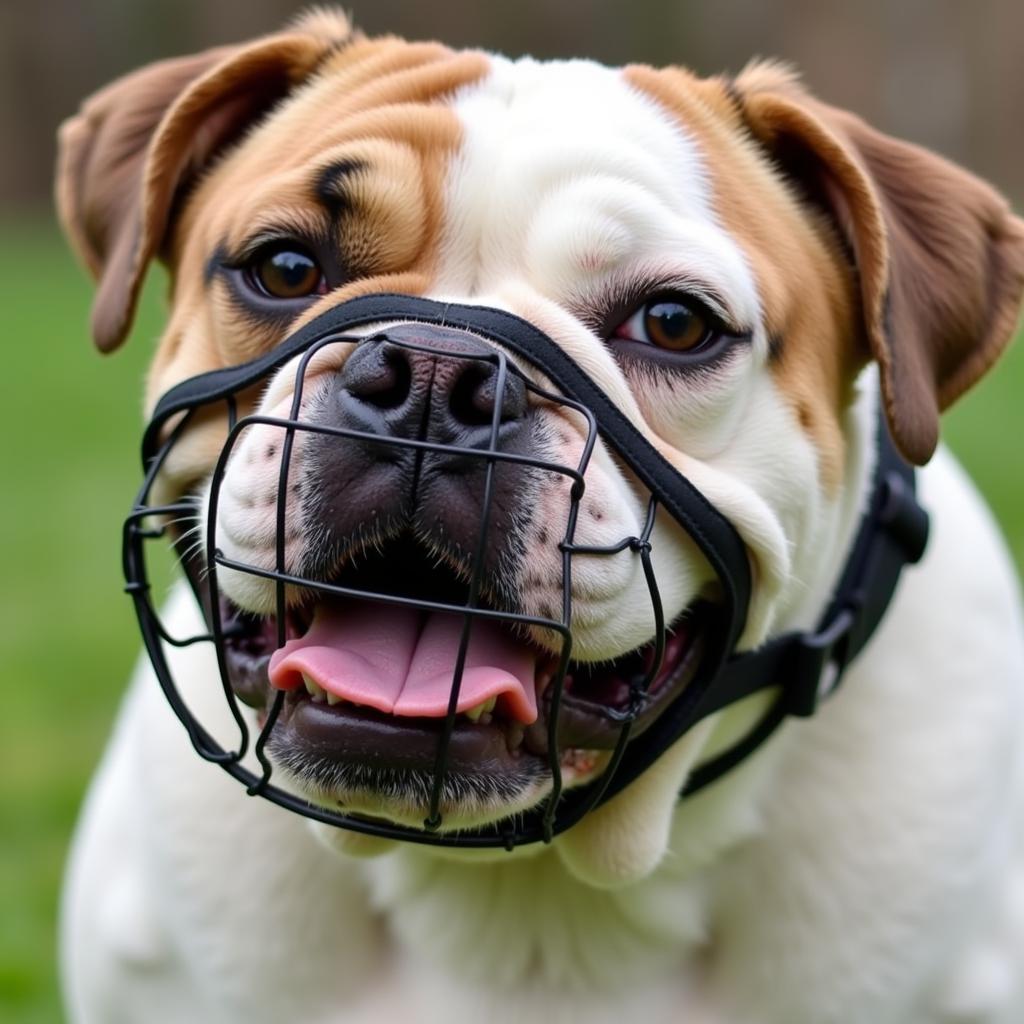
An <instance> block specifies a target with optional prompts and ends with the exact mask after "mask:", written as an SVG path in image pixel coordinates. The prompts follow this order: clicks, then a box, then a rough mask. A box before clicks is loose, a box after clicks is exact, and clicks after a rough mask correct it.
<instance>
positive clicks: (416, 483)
mask: <svg viewBox="0 0 1024 1024" xmlns="http://www.w3.org/2000/svg"><path fill="white" fill-rule="evenodd" d="M495 356H496V350H495V349H494V348H492V347H490V346H488V345H486V344H484V343H483V342H482V341H480V340H479V339H477V338H475V337H474V336H472V335H469V334H463V333H461V332H458V331H455V330H451V329H447V328H439V327H436V326H434V325H422V326H420V325H403V326H400V327H395V328H389V329H388V330H387V331H385V332H383V333H381V334H378V335H375V336H373V337H371V338H367V339H366V340H365V341H362V342H360V343H359V344H358V345H357V347H356V348H355V350H354V351H353V352H352V353H351V354H350V355H349V357H348V360H347V361H346V362H345V365H344V367H343V368H342V370H341V372H340V373H339V374H338V376H337V377H336V378H335V383H334V386H333V387H332V388H331V390H330V391H328V392H326V393H324V394H323V396H322V397H321V399H320V402H321V403H322V406H321V407H320V409H319V410H318V412H317V413H316V414H315V415H314V418H315V419H316V421H317V422H318V423H320V424H322V425H324V426H327V427H331V428H340V429H341V432H340V433H338V434H327V433H311V434H310V435H309V436H308V437H307V438H306V439H305V442H304V447H303V452H304V457H305V463H304V464H305V465H306V467H307V472H308V478H307V480H308V486H306V484H304V485H303V496H304V497H303V500H304V502H305V506H304V509H305V511H304V515H305V518H306V520H307V522H308V523H309V524H311V527H312V526H314V525H315V528H316V529H319V530H320V531H321V535H322V536H323V537H324V538H326V539H327V540H328V541H329V542H330V543H329V544H328V545H327V546H328V547H330V548H331V550H345V549H346V548H348V547H349V546H350V545H351V544H353V543H356V542H358V541H359V540H360V538H365V537H367V536H378V537H379V536H381V535H387V534H394V533H396V532H397V531H400V530H402V529H404V528H406V527H408V528H411V529H412V530H413V531H414V532H415V534H416V535H417V536H418V537H419V538H420V540H424V541H427V542H428V543H430V544H431V545H433V546H434V547H435V548H436V549H437V550H438V551H448V552H450V553H452V554H453V556H454V557H463V556H464V555H465V553H466V552H469V551H472V550H474V548H475V547H476V544H477V538H478V537H479V535H480V529H481V522H482V512H483V508H484V504H485V502H486V501H487V497H486V496H487V494H488V487H487V480H488V479H490V481H491V487H490V489H489V491H490V495H491V497H490V501H491V514H490V516H489V522H490V527H489V531H488V537H489V542H488V549H489V550H488V553H487V556H486V563H487V565H488V566H493V565H496V564H498V563H499V562H501V561H502V559H504V560H505V561H506V562H507V561H508V560H509V559H511V558H513V557H518V550H519V548H518V545H519V544H520V543H521V541H520V539H519V531H520V530H521V523H522V522H523V521H524V520H525V519H527V518H528V517H529V515H531V514H532V501H533V494H534V492H535V491H536V480H535V478H536V472H535V471H534V470H532V469H530V467H529V466H527V465H526V464H524V463H520V462H518V461H510V460H507V459H498V460H490V459H488V458H487V457H486V455H485V453H486V452H487V451H488V450H489V449H491V448H492V442H493V447H494V449H495V450H497V451H500V452H502V453H503V454H506V455H520V456H524V457H525V458H526V459H528V460H533V459H536V458H537V457H538V456H539V455H540V448H541V446H542V444H543V442H542V441H541V440H539V438H538V436H535V433H536V432H537V430H538V428H537V426H536V417H535V416H532V415H531V411H532V410H531V407H530V406H529V404H528V402H527V388H526V384H525V382H524V380H523V378H522V377H521V376H519V374H518V373H516V372H515V371H514V370H513V368H512V367H511V366H508V367H507V368H506V371H505V372H504V373H502V372H500V368H499V364H498V362H497V360H496V358H495ZM496 413H497V417H496V416H495V414H496ZM495 421H496V426H497V430H496V434H497V436H496V437H494V436H493V435H494V433H495ZM348 431H358V434H359V436H356V437H352V436H351V435H350V434H348ZM409 441H413V442H426V443H427V446H424V445H422V444H419V443H417V444H412V445H410V444H408V443H406V442H409ZM435 446H436V447H435ZM453 449H458V450H453ZM517 524H519V525H517Z"/></svg>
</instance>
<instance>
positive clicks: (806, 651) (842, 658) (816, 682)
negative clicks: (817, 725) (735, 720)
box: [786, 608, 856, 718]
mask: <svg viewBox="0 0 1024 1024" xmlns="http://www.w3.org/2000/svg"><path fill="white" fill-rule="evenodd" d="M855 621H856V619H855V616H854V613H853V609H852V608H843V609H842V610H841V611H840V612H839V614H838V615H837V616H836V617H835V618H834V619H833V620H832V621H831V622H830V623H829V624H828V625H827V626H826V627H825V628H824V629H823V630H821V631H820V632H818V633H804V634H802V635H801V636H799V637H798V638H796V641H795V643H794V645H793V661H792V667H791V670H790V672H789V673H788V676H789V678H788V679H787V681H786V689H787V692H788V694H789V700H788V710H789V713H790V714H791V715H796V716H797V717H798V718H809V717H810V716H811V715H813V714H814V712H815V710H816V709H817V707H818V703H819V702H820V701H822V700H824V699H825V698H826V697H829V696H830V695H831V694H833V693H835V691H836V690H837V689H838V688H839V684H840V682H841V681H842V678H843V673H844V672H845V671H846V665H847V662H848V661H849V648H850V634H851V631H852V630H853V626H854V623H855Z"/></svg>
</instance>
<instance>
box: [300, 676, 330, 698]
mask: <svg viewBox="0 0 1024 1024" xmlns="http://www.w3.org/2000/svg"><path fill="white" fill-rule="evenodd" d="M302 682H303V683H304V684H305V687H306V692H307V693H308V694H309V695H310V697H312V698H313V700H315V701H322V700H323V699H324V697H325V696H326V695H327V693H326V691H325V690H324V688H323V687H322V686H321V685H320V684H319V683H314V682H313V680H312V679H310V678H309V676H307V675H306V674H305V673H303V674H302Z"/></svg>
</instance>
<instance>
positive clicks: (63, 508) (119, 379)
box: [0, 224, 1024, 1024]
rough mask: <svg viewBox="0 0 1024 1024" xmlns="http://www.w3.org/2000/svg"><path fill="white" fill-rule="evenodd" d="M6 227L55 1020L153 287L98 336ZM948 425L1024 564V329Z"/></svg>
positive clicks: (20, 814)
mask: <svg viewBox="0 0 1024 1024" xmlns="http://www.w3.org/2000/svg"><path fill="white" fill-rule="evenodd" d="M0 231H2V236H3V239H4V245H3V247H2V249H0V298H2V308H3V315H4V322H5V336H6V339H7V340H6V342H5V346H4V347H5V356H6V365H5V370H4V381H5V383H4V397H3V402H2V413H0V415H2V416H3V417H4V422H3V438H4V444H3V446H2V454H0V459H2V469H3V477H2V479H3V480H4V492H5V495H4V501H3V502H2V504H0V516H2V517H3V522H2V529H0V538H2V540H0V543H2V544H3V546H4V551H3V565H4V581H3V586H2V587H0V622H2V623H3V631H2V636H3V650H2V658H0V687H2V693H3V709H4V710H3V714H2V715H0V822H2V825H0V828H2V834H3V842H2V843H0V1020H3V1021H17V1022H18V1024H44V1022H45V1024H52V1022H54V1021H58V1020H59V1019H60V1010H59V1001H58V996H57V989H56V973H55V965H54V958H53V946H54V918H55V913H56V906H57V892H58V887H59V881H60V875H61V870H62V863H63V859H64V856H65V850H66V846H67V842H68V837H69V835H70V831H71V828H72V824H73V821H74V816H75V812H76V807H77V805H78V803H79V800H80V799H81V796H82V792H83V789H84V787H85V784H86V781H87V779H88V777H89V774H90V771H91V769H92V767H93V765H94V763H95V762H96V759H97V758H98V756H99V753H100V751H101V749H102V745H103V741H104V738H105V736H106V733H107V730H108V728H109V725H110V721H111V717H112V715H113V713H114V708H115V706H116V704H117V700H118V695H119V693H120V691H121V688H122V686H123V683H124V680H125V677H126V675H127V672H128V670H129V667H130V665H131V662H132V660H133V658H134V656H135V652H136V649H137V639H136V632H135V625H134V620H133V616H132V613H131V610H130V607H129V603H128V600H127V598H125V597H123V596H122V595H121V593H120V586H121V581H120V565H119V555H120V536H119V534H120V524H121V519H122V517H123V515H124V513H125V512H126V511H127V509H128V505H129V502H130V500H131V496H132V494H133V491H134V488H135V486H136V484H137V482H138V443H139V439H140V413H139V408H138V402H139V399H138V396H139V394H140V382H141V379H142V374H143V371H144V366H145V363H146V359H147V357H148V353H149V352H150V350H151V347H152V340H153V339H154V338H155V336H156V334H157V330H158V324H159V299H158V296H157V295H156V294H155V292H156V291H157V290H158V287H159V286H158V285H157V286H156V287H151V288H150V289H149V291H148V293H147V295H146V299H145V302H144V304H143V309H142V314H141V316H140V318H139V323H138V325H137V327H136V330H135V333H134V337H133V339H132V342H131V343H130V344H129V345H128V346H127V348H126V349H125V350H123V351H122V352H120V353H118V354H117V355H115V356H112V357H109V358H101V357H99V356H97V355H96V354H95V353H94V351H93V350H92V348H91V345H90V344H89V342H88V340H87V330H86V323H87V311H88V303H89V287H88V284H87V282H86V281H85V279H84V277H83V276H82V275H81V274H80V273H79V271H78V270H77V269H76V268H75V267H74V266H73V265H72V263H71V261H70V258H69V257H68V256H67V255H66V253H65V251H64V249H63V247H62V246H61V244H60V243H59V241H58V239H57V236H56V233H55V231H54V230H53V229H51V228H48V227H45V226H39V225H30V224H6V225H2V226H0ZM946 436H947V439H948V440H949V441H950V442H951V444H952V446H953V447H954V449H955V450H956V451H957V452H958V453H959V454H960V455H961V457H962V458H963V459H964V461H965V462H966V463H967V465H968V467H969V468H970V469H971V471H972V472H973V473H974V475H975V478H976V479H977V481H978V483H979V484H980V486H981V488H982V490H984V491H985V493H986V494H987V495H988V497H989V498H990V500H991V502H992V504H993V506H994V507H995V509H996V512H997V514H998V516H999V517H1000V519H1001V521H1002V523H1003V526H1004V528H1005V530H1006V532H1007V534H1008V536H1009V538H1010V542H1011V545H1012V547H1013V550H1014V553H1015V556H1016V558H1017V561H1018V564H1019V565H1024V468H1022V467H1024V460H1022V457H1021V443H1022V442H1021V439H1022V438H1024V345H1018V346H1017V347H1016V349H1015V350H1013V351H1011V353H1010V354H1009V355H1008V356H1007V358H1006V359H1005V360H1004V361H1003V363H1002V364H1001V366H1000V368H999V370H998V371H997V372H996V373H994V374H993V375H992V376H991V377H990V378H989V379H987V380H986V381H985V382H984V383H983V384H982V385H981V386H980V387H979V388H978V389H977V390H976V391H975V392H974V393H973V394H972V395H970V396H968V398H967V399H966V400H965V401H964V402H963V403H962V404H961V405H960V406H959V407H958V408H957V409H956V410H954V411H953V413H952V414H951V415H950V416H949V418H948V421H947V434H946ZM1014 438H1016V439H1017V440H1016V441H1015V440H1014Z"/></svg>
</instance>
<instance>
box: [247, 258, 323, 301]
mask: <svg viewBox="0 0 1024 1024" xmlns="http://www.w3.org/2000/svg"><path fill="white" fill-rule="evenodd" d="M249 276H250V278H251V280H252V282H253V284H254V285H255V286H256V287H257V288H258V289H259V290H260V291H261V292H263V294H264V295H268V296H270V297H271V298H274V299H301V298H304V297H305V296H307V295H324V294H326V292H327V279H326V278H325V277H324V272H323V271H322V270H321V269H320V264H319V263H317V261H316V260H315V259H313V257H312V256H310V255H309V253H308V252H306V251H305V250H303V249H301V248H299V247H298V246H296V245H294V244H288V245H278V246H274V247H273V248H269V249H263V250H262V251H261V252H259V253H257V254H256V257H255V259H253V261H252V263H251V264H250V265H249Z"/></svg>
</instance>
